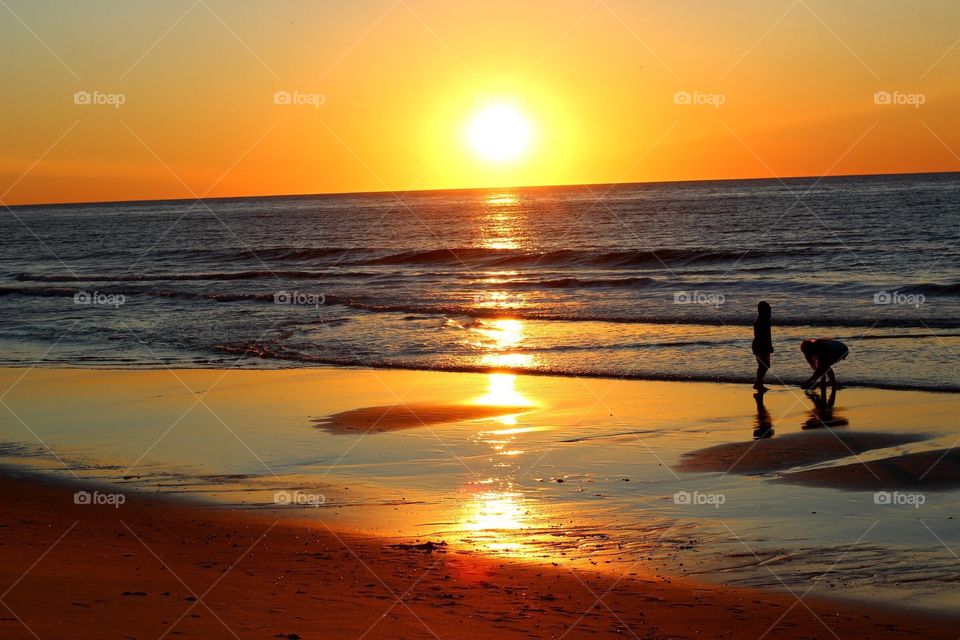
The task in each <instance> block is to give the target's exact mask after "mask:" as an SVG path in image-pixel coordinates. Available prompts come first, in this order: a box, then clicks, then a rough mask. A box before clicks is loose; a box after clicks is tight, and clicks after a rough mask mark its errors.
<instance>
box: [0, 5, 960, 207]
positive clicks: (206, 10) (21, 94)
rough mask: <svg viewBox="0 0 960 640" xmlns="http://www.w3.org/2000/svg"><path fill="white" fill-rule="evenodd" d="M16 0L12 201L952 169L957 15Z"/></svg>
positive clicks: (1, 66) (8, 32)
mask: <svg viewBox="0 0 960 640" xmlns="http://www.w3.org/2000/svg"><path fill="white" fill-rule="evenodd" d="M5 1H6V4H7V5H8V6H9V9H7V8H4V7H2V6H0V14H2V15H4V17H3V19H2V20H0V49H2V52H3V62H2V63H0V74H2V76H0V86H2V87H3V98H2V104H0V116H2V117H0V132H2V135H0V142H2V145H0V194H2V197H0V200H2V201H3V202H4V203H6V204H21V203H38V202H71V201H89V200H127V199H147V198H181V197H193V196H199V195H206V196H210V197H215V196H232V195H255V194H286V193H321V192H342V191H382V190H391V191H406V190H410V189H426V188H447V187H483V186H506V185H533V184H561V183H562V184H566V183H589V182H624V181H625V182H632V181H647V180H687V179H705V178H738V177H771V176H793V175H822V174H824V173H830V174H850V173H888V172H912V171H955V170H960V157H958V153H960V130H958V127H957V124H956V114H957V113H960V85H958V83H957V82H956V78H957V77H960V45H958V38H960V3H957V2H952V1H951V2H948V1H944V0H927V1H909V2H906V1H904V2H892V1H882V0H873V1H867V0H844V1H843V2H827V1H825V0H818V1H813V0H805V1H801V0H795V1H781V0H743V1H740V2H712V1H705V0H700V1H671V2H656V3H653V2H649V3H641V2H635V1H618V0H596V1H585V2H584V1H573V0H570V1H566V0H560V1H552V2H535V1H533V0H523V1H520V2H518V1H517V0H511V1H509V2H506V1H503V2H502V1H499V0H485V1H484V2H468V1H462V2H453V1H449V0H448V1H443V2H440V1H419V0H397V1H392V0H382V1H381V0H377V1H358V2H302V1H285V0H278V1H272V2H263V1H258V2H251V1H247V0H220V1H217V0H195V1H194V0H183V1H175V0H171V1H169V2H147V1H138V0H123V1H107V0H85V1H78V2H71V3H64V2H44V1H40V0H5ZM77 91H86V92H89V93H90V94H91V95H92V96H94V97H93V100H104V101H107V102H117V101H118V100H122V102H123V104H121V105H119V106H116V105H114V104H109V103H108V104H75V101H74V93H75V92H77ZM278 91H286V92H289V93H291V94H294V93H296V95H297V96H298V98H296V99H299V100H302V101H304V102H305V104H275V102H274V95H275V93H276V92H278ZM877 91H888V92H890V93H891V94H892V101H894V102H902V104H876V103H875V100H874V94H875V92H877ZM97 92H99V94H98V93H97ZM678 92H680V95H681V96H682V97H681V98H679V100H680V102H681V103H680V104H678V103H677V99H676V98H675V96H676V95H677V94H678ZM112 95H119V96H120V98H112V97H110V96H112ZM686 95H689V96H690V102H700V104H682V102H683V96H686ZM321 101H322V104H319V103H320V102H321ZM503 101H505V102H509V103H510V104H513V105H516V107H517V109H519V110H520V111H521V112H522V113H523V114H524V116H525V117H526V118H527V119H528V120H529V122H530V125H531V128H532V134H531V135H532V139H531V143H530V146H529V147H528V149H527V150H526V152H525V153H524V154H523V155H522V156H521V157H520V158H518V159H517V160H515V161H512V162H504V163H496V162H490V161H489V160H487V159H484V158H482V157H481V156H479V155H478V154H477V153H476V152H475V151H474V150H473V149H471V148H470V146H469V145H468V144H467V143H466V141H465V138H466V136H465V133H464V132H465V130H466V127H467V124H468V123H469V121H470V119H471V117H472V116H473V115H474V114H476V113H477V112H478V111H479V110H480V109H482V108H483V107H484V105H488V104H493V103H498V102H503ZM311 102H312V103H313V104H311ZM718 102H722V104H719V105H718V106H717V105H716V103H718ZM917 102H922V104H920V105H919V106H917V105H916V103H917Z"/></svg>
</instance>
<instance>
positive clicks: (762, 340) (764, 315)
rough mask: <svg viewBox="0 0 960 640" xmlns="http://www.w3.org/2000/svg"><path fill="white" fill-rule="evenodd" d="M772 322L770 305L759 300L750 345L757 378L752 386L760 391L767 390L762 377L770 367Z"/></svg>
mask: <svg viewBox="0 0 960 640" xmlns="http://www.w3.org/2000/svg"><path fill="white" fill-rule="evenodd" d="M772 324H773V322H772V320H771V310H770V305H769V304H767V303H766V302H762V301H761V302H760V303H759V304H757V319H756V321H754V323H753V344H752V345H750V349H751V351H753V356H754V357H755V358H756V359H757V379H756V381H754V383H753V388H754V389H756V390H757V391H759V392H760V393H763V392H764V391H766V390H767V388H766V387H765V386H763V379H764V378H765V377H766V375H767V370H768V369H769V368H770V354H771V353H773V338H772V337H771V335H770V332H771V329H772Z"/></svg>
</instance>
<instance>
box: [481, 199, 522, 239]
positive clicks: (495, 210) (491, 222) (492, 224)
mask: <svg viewBox="0 0 960 640" xmlns="http://www.w3.org/2000/svg"><path fill="white" fill-rule="evenodd" d="M483 205H484V212H483V215H482V217H481V218H480V221H479V225H478V229H479V231H480V234H481V237H482V240H481V246H482V247H484V248H486V249H520V248H523V246H524V241H523V237H524V236H525V235H526V231H527V228H526V227H527V220H526V218H525V216H524V215H523V212H522V211H521V210H520V206H519V205H520V198H519V196H517V194H515V193H510V192H500V193H490V194H487V195H486V196H485V197H484V199H483Z"/></svg>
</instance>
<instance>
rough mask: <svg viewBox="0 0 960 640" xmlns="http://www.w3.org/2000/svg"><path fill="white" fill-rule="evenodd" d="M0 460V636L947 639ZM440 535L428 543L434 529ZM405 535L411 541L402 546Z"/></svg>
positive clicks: (921, 619) (910, 620) (896, 613)
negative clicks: (12, 466) (113, 497)
mask: <svg viewBox="0 0 960 640" xmlns="http://www.w3.org/2000/svg"><path fill="white" fill-rule="evenodd" d="M74 493H75V490H74V489H73V488H71V487H68V486H65V485H62V484H51V483H48V482H44V481H42V480H39V479H37V478H25V477H23V476H13V475H11V474H10V473H5V474H4V475H3V477H2V480H0V512H2V514H3V518H2V520H3V523H4V524H3V525H2V527H0V529H2V531H3V537H2V544H0V567H2V569H0V574H2V577H0V580H2V584H3V585H4V593H3V598H2V603H3V605H4V606H5V610H4V613H3V615H2V616H0V635H2V636H3V637H4V638H11V639H13V638H33V637H40V638H114V637H116V638H121V637H123V638H158V637H159V638H165V637H205V638H229V637H239V638H291V639H295V638H304V639H309V638H329V637H356V638H365V637H369V638H474V637H477V636H478V635H491V636H493V635H496V636H497V637H506V638H523V637H526V638H530V637H535V638H561V637H570V638H584V637H598V636H608V635H609V636H625V637H637V638H745V637H751V638H764V637H777V638H815V637H833V636H836V637H841V638H847V637H854V636H855V637H860V638H910V637H918V636H919V637H924V638H948V637H954V635H955V632H954V629H955V625H956V620H955V619H953V618H947V617H940V616H936V615H933V614H919V613H914V614H910V613H904V612H903V611H902V610H893V609H890V610H885V609H883V608H878V607H873V606H869V605H863V604H853V603H843V604H840V603H836V602H829V601H826V600H823V599H820V598H815V597H810V596H807V597H803V599H802V600H799V599H798V597H800V596H802V595H803V594H802V592H801V593H798V594H797V597H794V596H791V595H789V594H774V593H770V592H764V591H759V590H750V589H732V588H723V587H720V586H716V585H711V584H705V583H694V582H690V581H684V580H676V579H670V578H665V577H662V576H656V575H653V574H648V573H647V572H646V571H645V570H644V568H643V566H642V565H639V566H637V567H636V570H635V571H634V572H632V573H631V575H628V576H621V577H616V578H615V577H612V576H609V575H605V574H602V573H597V572H586V571H582V570H575V571H568V570H566V569H563V568H559V567H553V566H544V565H533V564H529V563H522V562H516V561H504V560H503V559H497V558H491V557H486V556H484V555H482V554H477V553H471V552H462V551H454V550H453V549H447V548H446V547H444V546H437V547H434V548H430V547H426V548H424V546H422V545H424V543H425V542H430V541H425V540H415V539H411V540H409V541H407V543H405V544H401V543H395V542H388V541H385V540H382V539H378V538H372V537H365V536H358V535H356V534H351V533H346V532H343V531H336V530H334V529H331V528H329V527H326V526H322V525H317V523H316V522H303V521H297V520H296V519H294V518H289V517H284V516H283V515H282V514H274V513H257V514H251V513H249V512H244V511H237V510H229V509H227V510H225V509H222V508H210V507H206V508H204V507H198V506H192V505H183V504H177V503H173V502H170V501H169V500H163V499H160V498H157V497H141V496H135V497H130V498H129V499H128V500H127V501H126V502H125V503H124V504H123V505H121V506H119V507H114V506H110V505H101V506H90V505H78V504H74ZM436 542H438V543H439V542H441V541H436ZM417 545H421V546H417Z"/></svg>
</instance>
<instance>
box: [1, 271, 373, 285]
mask: <svg viewBox="0 0 960 640" xmlns="http://www.w3.org/2000/svg"><path fill="white" fill-rule="evenodd" d="M341 275H349V276H350V277H357V278H375V277H380V276H382V275H383V274H380V273H372V272H356V271H353V272H350V273H348V274H341V273H331V272H330V271H304V270H274V269H260V270H249V271H212V272H206V273H203V272H201V273H128V274H103V273H91V274H56V273H18V274H16V275H14V276H13V279H14V280H17V281H19V282H176V281H191V280H203V281H218V280H258V279H266V278H288V279H290V280H321V279H324V278H330V277H332V276H341Z"/></svg>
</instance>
